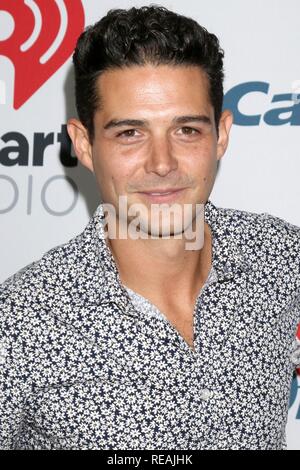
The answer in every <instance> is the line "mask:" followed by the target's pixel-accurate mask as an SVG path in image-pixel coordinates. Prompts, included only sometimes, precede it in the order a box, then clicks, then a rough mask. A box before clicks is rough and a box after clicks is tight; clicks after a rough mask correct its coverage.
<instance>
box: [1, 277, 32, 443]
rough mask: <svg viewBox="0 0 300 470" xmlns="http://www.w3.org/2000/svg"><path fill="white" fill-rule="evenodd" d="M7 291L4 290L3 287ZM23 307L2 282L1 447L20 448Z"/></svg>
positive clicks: (25, 376)
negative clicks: (6, 294) (5, 294)
mask: <svg viewBox="0 0 300 470" xmlns="http://www.w3.org/2000/svg"><path fill="white" fill-rule="evenodd" d="M2 293H3V290H2ZM20 318H22V308H20V306H18V305H17V304H16V303H15V302H14V301H13V300H12V299H6V300H4V298H3V295H2V294H1V286H0V449H1V450H8V449H16V448H17V443H18V438H19V436H20V433H21V432H22V425H23V420H24V415H25V413H24V410H25V403H26V398H25V397H26V396H28V394H27V390H26V383H28V380H27V379H28V375H29V371H28V370H27V369H26V366H25V360H24V354H23V350H22V340H21V339H20V336H21V335H19V334H18V333H19V329H20V323H21V321H19V320H18V319H20Z"/></svg>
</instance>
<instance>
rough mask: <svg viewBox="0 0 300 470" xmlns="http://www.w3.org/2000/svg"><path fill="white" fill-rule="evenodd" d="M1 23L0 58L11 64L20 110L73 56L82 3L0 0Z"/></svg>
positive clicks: (72, 0)
mask: <svg viewBox="0 0 300 470" xmlns="http://www.w3.org/2000/svg"><path fill="white" fill-rule="evenodd" d="M1 23H2V26H0V55H3V56H5V57H7V58H8V59H10V60H11V62H12V63H13V64H14V68H15V84H14V103H13V107H14V109H19V108H20V107H21V106H22V105H23V104H24V103H25V102H26V101H27V100H28V99H29V98H30V97H31V96H32V95H33V94H34V93H35V92H36V91H37V90H38V89H39V88H40V87H41V86H42V85H43V84H44V83H45V82H46V81H47V80H48V79H49V78H50V77H51V76H52V75H53V74H54V73H55V72H56V71H57V70H58V69H59V68H60V67H61V66H62V65H63V64H64V63H65V62H66V60H67V59H68V58H69V57H70V55H71V54H72V52H73V50H74V47H75V45H76V41H77V38H78V36H79V35H80V33H81V32H82V30H83V28H84V10H83V6H82V2H81V0H13V1H12V0H0V25H1ZM3 26H5V27H3ZM2 88H3V83H2ZM3 93H5V91H3V89H2V95H3Z"/></svg>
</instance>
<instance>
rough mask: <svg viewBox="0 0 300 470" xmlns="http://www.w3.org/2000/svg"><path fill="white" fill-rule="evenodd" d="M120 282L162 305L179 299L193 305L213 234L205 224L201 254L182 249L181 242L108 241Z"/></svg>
mask: <svg viewBox="0 0 300 470" xmlns="http://www.w3.org/2000/svg"><path fill="white" fill-rule="evenodd" d="M107 243H108V246H109V247H110V250H111V252H112V254H113V257H114V259H115V262H116V265H117V267H118V271H119V274H120V278H121V282H122V283H123V284H124V285H125V286H127V287H129V288H130V289H132V290H134V291H135V292H137V293H139V294H141V295H143V296H144V297H147V298H151V299H160V301H161V302H162V303H164V302H166V303H168V302H169V303H172V302H174V304H175V303H176V299H177V298H178V296H180V299H181V300H180V302H182V301H183V299H184V300H185V301H186V302H188V303H192V302H193V301H194V299H195V297H196V295H197V293H198V292H199V290H200V289H201V287H202V286H203V284H204V282H205V280H206V279H207V276H208V274H209V271H210V268H211V263H212V234H211V229H210V227H209V225H208V224H207V223H205V224H204V244H203V247H202V248H201V249H200V250H187V249H185V240H184V239H174V238H173V239H172V238H170V239H152V238H148V239H142V238H139V239H137V240H133V239H131V238H127V239H110V240H108V239H107Z"/></svg>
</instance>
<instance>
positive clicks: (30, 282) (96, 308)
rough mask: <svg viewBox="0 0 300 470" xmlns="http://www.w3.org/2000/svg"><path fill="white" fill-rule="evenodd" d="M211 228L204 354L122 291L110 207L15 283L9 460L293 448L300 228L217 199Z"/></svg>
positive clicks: (2, 312) (3, 379)
mask: <svg viewBox="0 0 300 470" xmlns="http://www.w3.org/2000/svg"><path fill="white" fill-rule="evenodd" d="M204 217H205V220H206V222H207V223H208V224H209V225H210V227H211V229H212V235H213V241H212V244H213V246H212V248H213V252H212V256H213V259H212V269H211V271H210V274H209V276H208V279H207V281H206V283H205V285H204V286H203V288H202V289H201V291H200V292H199V295H198V297H197V301H196V303H195V308H194V324H193V327H194V349H192V348H191V347H190V346H189V345H188V343H187V342H186V341H185V340H184V339H183V337H182V336H181V335H180V333H179V332H178V331H177V330H176V328H175V327H174V326H172V324H171V323H170V322H168V321H167V319H166V318H164V316H163V315H162V314H160V312H159V311H157V310H156V312H155V314H153V309H151V308H148V309H147V308H144V307H145V303H143V302H142V303H141V302H137V301H136V300H137V298H136V297H134V293H133V291H132V292H130V291H129V290H128V289H127V288H126V287H125V286H124V285H123V284H122V283H121V281H120V277H119V273H118V270H117V266H116V263H115V260H114V258H113V256H112V253H111V251H110V249H109V247H108V245H107V243H106V241H105V237H104V229H103V225H104V224H103V220H104V215H103V206H102V204H101V203H100V204H99V206H98V208H97V209H96V211H95V213H94V215H93V216H92V217H91V219H90V221H89V223H88V225H87V227H86V228H85V230H84V231H83V232H82V233H81V234H79V235H77V236H76V237H74V238H72V239H71V240H69V241H68V242H67V243H65V244H63V245H60V246H58V247H55V248H53V249H52V250H50V251H48V252H47V253H45V254H44V256H43V257H42V258H41V259H40V260H38V261H35V262H33V263H31V264H30V265H28V266H26V267H25V268H23V269H22V270H21V271H19V272H18V273H16V274H15V275H14V276H12V277H10V278H9V279H7V280H6V281H5V282H4V283H3V284H2V285H1V287H0V448H1V449H113V450H115V449H120V450H121V449H130V450H135V449H136V450H143V449H151V450H155V449H160V450H172V449H173V450H181V449H182V450H187V449H191V450H193V449H261V450H263V449H282V448H284V447H285V427H286V421H287V413H288V401H289V393H290V386H291V380H292V375H293V371H294V370H295V367H296V366H297V365H299V363H300V357H299V343H297V341H296V340H295V338H296V330H297V325H298V323H299V321H300V228H299V227H297V226H295V225H292V224H290V223H288V222H286V221H285V220H283V219H280V218H278V217H275V216H273V215H270V214H267V213H261V214H256V213H251V212H246V211H242V210H235V209H225V208H217V207H216V206H215V205H214V204H213V203H212V202H211V201H210V200H208V201H207V203H206V204H205V214H204ZM134 298H135V300H134ZM140 300H141V299H140ZM142 300H143V299H142ZM144 300H147V299H144ZM148 307H149V302H148ZM150 307H151V305H150ZM151 312H152V313H151Z"/></svg>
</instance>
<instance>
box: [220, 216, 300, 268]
mask: <svg viewBox="0 0 300 470" xmlns="http://www.w3.org/2000/svg"><path fill="white" fill-rule="evenodd" d="M218 211H219V214H220V219H221V220H222V221H223V223H224V224H225V225H226V226H227V227H228V230H229V232H230V233H231V235H232V236H233V238H235V239H237V240H238V241H239V242H240V243H241V244H246V245H247V244H250V245H251V246H256V247H260V248H261V249H262V250H264V251H265V252H268V254H269V255H272V254H273V255H274V256H277V257H278V256H279V250H278V248H279V246H280V248H281V250H280V253H285V254H287V253H289V254H290V255H291V256H292V257H296V258H297V259H298V260H299V267H300V227H299V226H298V225H295V224H292V223H290V222H288V221H287V220H286V219H284V218H283V217H278V216H275V215H273V214H270V213H268V212H261V213H258V212H250V211H246V210H241V209H232V208H224V207H221V208H219V209H218Z"/></svg>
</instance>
